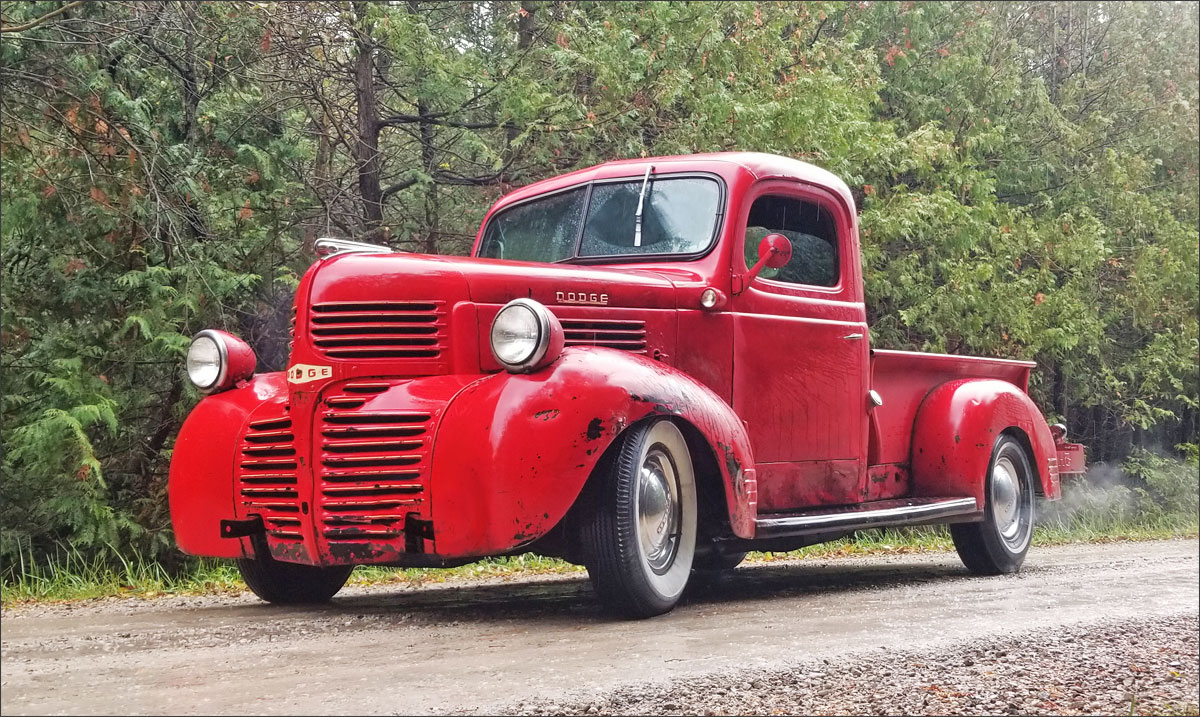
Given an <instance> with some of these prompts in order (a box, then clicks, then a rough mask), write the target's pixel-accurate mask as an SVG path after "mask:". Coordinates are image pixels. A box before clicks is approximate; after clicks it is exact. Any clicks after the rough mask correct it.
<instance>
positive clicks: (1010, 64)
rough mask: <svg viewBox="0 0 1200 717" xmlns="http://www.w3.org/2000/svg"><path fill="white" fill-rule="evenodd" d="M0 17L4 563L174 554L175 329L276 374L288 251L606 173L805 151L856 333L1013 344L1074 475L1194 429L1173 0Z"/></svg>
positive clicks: (293, 276) (1186, 198)
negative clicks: (207, 338) (855, 264)
mask: <svg viewBox="0 0 1200 717" xmlns="http://www.w3.org/2000/svg"><path fill="white" fill-rule="evenodd" d="M64 8H65V9H64ZM58 10H61V12H57V13H55V11H58ZM0 12H2V22H0V25H2V30H3V32H2V33H0V92H2V100H0V110H2V113H3V116H2V122H0V183H2V185H3V199H2V204H0V210H2V218H0V239H2V250H0V259H2V262H3V290H2V292H0V308H2V310H3V317H2V323H0V348H2V350H3V374H2V378H0V381H2V383H0V388H2V390H3V398H2V401H0V413H2V419H3V426H2V433H3V457H2V461H3V462H2V467H0V469H2V471H3V480H2V482H0V492H2V495H0V499H2V501H0V522H2V527H3V532H2V535H0V555H2V556H3V557H4V559H5V561H6V562H8V564H9V565H11V564H12V558H13V556H16V555H27V554H28V555H35V556H36V555H42V554H46V553H48V552H49V551H52V550H54V549H55V546H56V545H58V544H70V545H71V546H72V549H73V550H80V551H85V552H94V551H102V550H104V549H105V546H109V545H111V546H117V548H118V549H127V548H128V549H137V550H138V551H141V554H143V555H148V556H151V557H154V558H157V559H159V560H162V561H164V562H165V563H166V564H168V566H169V565H170V564H171V563H172V562H174V561H176V560H178V555H177V553H175V552H174V549H173V548H172V543H171V539H170V533H169V521H168V517H167V515H166V501H165V487H166V470H167V465H168V461H169V457H170V451H171V445H172V440H173V438H174V435H175V434H176V433H177V431H178V428H179V425H180V422H181V420H182V418H183V417H184V416H185V415H186V413H187V411H188V409H189V408H190V406H192V405H193V404H194V403H195V401H196V400H197V399H198V395H197V394H196V392H195V391H194V390H193V389H192V388H191V386H190V384H189V383H188V382H187V381H186V380H185V378H184V376H183V374H182V372H181V359H182V357H183V353H184V351H185V350H186V346H187V343H188V339H189V337H190V336H191V335H192V334H193V333H195V332H196V331H198V330H199V329H201V328H206V327H216V328H223V329H226V330H229V331H232V332H234V333H237V334H239V335H241V336H243V337H245V338H246V339H247V340H248V341H250V343H251V344H252V345H253V346H254V347H255V349H256V351H257V352H258V354H259V357H260V362H261V365H260V368H261V369H263V370H267V369H278V368H280V367H281V366H282V365H283V364H284V362H285V361H286V354H287V340H288V339H287V320H288V310H289V304H290V301H291V294H292V291H293V289H294V288H295V286H296V282H297V277H298V276H299V274H300V273H301V272H302V271H303V270H304V269H305V267H306V266H307V265H308V263H309V262H310V261H311V260H312V258H313V257H312V254H311V251H310V250H311V246H312V242H313V241H314V239H315V238H316V237H319V236H324V235H338V236H345V237H349V238H355V239H364V240H369V241H377V242H384V243H388V244H391V245H392V246H394V247H396V248H401V249H408V250H419V251H427V252H438V253H463V252H465V251H466V250H467V249H468V248H469V246H470V242H471V239H472V238H473V236H474V233H475V230H476V228H477V226H478V223H479V220H480V219H481V218H482V215H483V213H484V212H485V211H486V209H487V208H488V206H489V205H490V204H491V202H492V201H494V200H495V199H496V198H497V197H499V196H500V195H501V194H503V193H504V192H506V191H508V190H510V189H512V188H514V187H516V186H519V185H522V184H525V183H528V182H530V181H534V180H537V179H541V178H544V177H546V176H550V175H553V174H557V173H560V172H562V171H566V170H570V169H574V168H578V167H582V166H587V165H589V164H593V163H596V162H600V161H604V160H607V159H613V158H619V157H631V156H648V155H660V154H672V153H690V152H702V151H713V150H725V149H744V150H759V151H766V152H775V153H779V154H784V155H789V156H793V157H797V158H800V159H804V160H807V161H810V162H813V163H815V164H818V165H820V166H823V167H825V168H827V169H829V170H831V171H833V172H835V173H837V174H839V175H840V176H842V177H843V178H844V179H845V180H846V181H847V183H849V184H850V185H851V186H852V187H853V188H854V189H855V191H856V193H857V196H858V198H859V203H860V208H861V211H862V216H861V220H862V236H863V245H864V263H865V269H866V276H867V294H868V301H869V311H870V317H871V320H872V322H873V323H872V339H873V341H874V342H875V343H876V344H877V345H881V346H885V347H891V348H906V349H918V350H929V351H945V352H951V353H977V354H983V355H996V356H1004V357H1014V358H1016V357H1020V358H1029V359H1034V360H1037V361H1038V362H1039V364H1040V367H1041V370H1039V371H1038V372H1036V374H1035V375H1036V377H1037V378H1036V379H1035V384H1034V386H1033V391H1034V394H1035V397H1036V398H1037V400H1038V402H1039V404H1040V405H1042V406H1043V407H1044V408H1045V410H1046V411H1047V413H1048V414H1049V416H1050V417H1051V418H1052V419H1054V420H1060V419H1061V420H1065V422H1066V423H1067V424H1068V426H1069V427H1070V429H1071V434H1072V435H1073V436H1074V437H1075V438H1077V439H1079V440H1083V441H1084V442H1086V443H1088V444H1089V450H1090V458H1091V459H1092V460H1098V459H1107V460H1113V461H1116V460H1119V459H1122V458H1123V457H1125V456H1126V455H1128V454H1129V453H1130V452H1131V450H1132V449H1133V447H1134V446H1162V447H1166V448H1168V449H1169V448H1170V447H1172V446H1175V445H1176V444H1194V443H1197V425H1196V412H1197V408H1198V407H1197V395H1198V389H1200V387H1198V384H1200V378H1198V363H1200V355H1198V354H1200V333H1198V329H1197V312H1198V302H1200V299H1198V292H1200V290H1198V287H1197V284H1198V281H1200V270H1198V255H1200V247H1198V243H1197V242H1198V229H1197V228H1198V226H1200V207H1198V195H1200V181H1198V176H1197V175H1198V169H1200V148H1198V145H1200V114H1198V111H1197V107H1198V106H1200V67H1198V59H1197V58H1198V55H1200V18H1198V7H1197V5H1196V4H1194V3H1173V2H1160V3H1136V2H1085V3H1073V2H1000V3H993V2H988V3H984V2H930V3H911V2H883V3H879V2H871V3H857V2H848V3H847V2H799V3H785V2H718V3H683V2H679V3H655V2H614V3H591V2H581V3H567V2H559V1H544V2H542V1H538V2H535V1H533V0H525V1H524V2H512V1H508V2H499V1H498V2H479V3H464V2H457V1H455V2H417V1H416V0H413V1H411V2H405V3H396V2H393V3H387V4H368V3H361V2H294V3H287V4H274V3H248V2H212V3H190V2H177V1H172V2H162V3H159V2H122V3H117V2H92V3H82V4H75V3H72V4H70V7H66V6H64V5H63V4H62V3H57V2H44V1H42V2H6V3H4V5H3V8H2V9H0ZM1134 455H1135V458H1136V457H1137V456H1144V455H1145V454H1143V453H1135V454H1134ZM1139 460H1143V463H1144V462H1145V460H1144V459H1139Z"/></svg>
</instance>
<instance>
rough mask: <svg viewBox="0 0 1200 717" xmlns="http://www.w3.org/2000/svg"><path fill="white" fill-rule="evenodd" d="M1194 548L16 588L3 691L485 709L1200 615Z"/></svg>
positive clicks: (58, 703) (290, 709)
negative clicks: (650, 582) (111, 591)
mask: <svg viewBox="0 0 1200 717" xmlns="http://www.w3.org/2000/svg"><path fill="white" fill-rule="evenodd" d="M1198 566H1200V560H1198V556H1197V543H1196V541H1194V540H1192V541H1188V540H1183V541H1162V542H1144V543H1118V544H1108V545H1078V546H1063V547H1057V548H1034V550H1033V551H1032V552H1031V553H1030V556H1029V558H1028V559H1027V561H1026V563H1025V568H1024V570H1023V571H1022V572H1021V573H1020V574H1019V575H1016V576H1002V577H984V578H980V577H973V576H969V575H968V574H967V573H966V571H965V570H964V569H963V568H962V566H961V564H960V563H959V561H958V558H957V556H956V555H954V554H953V553H944V554H943V553H938V554H926V555H901V556H890V557H883V558H848V559H836V560H805V561H800V562H787V563H771V564H767V565H751V566H744V567H742V568H739V569H738V570H736V571H735V572H733V573H732V574H730V575H728V576H725V577H723V578H721V579H720V580H718V581H716V582H714V583H712V584H710V585H703V586H697V587H696V588H695V589H692V590H691V591H690V594H689V595H688V596H687V598H686V600H685V602H684V603H683V604H682V605H681V606H680V607H679V608H677V609H676V610H675V611H674V612H673V613H671V614H669V615H666V616H663V617H659V618H654V619H651V620H647V621H638V622H626V621H621V620H616V619H613V618H610V617H608V616H606V615H605V614H604V613H602V612H601V611H600V608H599V605H598V603H597V602H596V600H595V598H594V597H593V596H592V593H591V591H590V588H589V587H588V585H587V582H586V580H583V579H579V578H565V579H559V578H555V579H549V580H547V579H534V580H523V581H507V582H486V583H468V584H462V583H460V584H458V585H446V586H436V587H424V588H420V589H415V590H414V589H410V588H405V587H402V586H396V585H387V586H376V587H371V588H358V589H348V590H347V591H345V592H344V593H343V594H342V595H340V596H339V597H337V598H335V599H334V601H333V602H332V603H330V604H329V605H327V606H322V607H318V608H276V607H271V606H267V605H264V604H261V603H258V602H256V601H255V600H254V599H253V598H251V597H248V596H240V597H200V598H165V599H159V600H139V601H130V600H124V601H109V602H105V603H101V604H98V605H77V606H74V607H52V608H37V607H35V608H30V609H24V608H18V609H16V610H8V611H5V613H4V615H3V618H2V620H0V627H2V638H0V656H2V663H3V677H2V682H0V687H2V688H3V689H2V690H0V711H3V713H4V714H6V715H7V714H32V713H36V714H73V713H101V714H129V713H143V714H144V713H167V714H188V713H264V714H296V713H345V714H352V713H354V714H361V713H382V714H393V713H399V714H413V713H446V712H476V711H478V712H482V713H488V712H491V711H494V710H496V709H502V708H503V706H504V705H508V704H512V703H514V702H519V701H528V700H537V699H557V698H561V697H563V696H564V695H571V696H574V697H579V698H582V699H587V698H588V697H589V696H597V695H603V694H605V693H607V692H610V691H611V690H613V689H615V688H617V687H621V686H626V685H633V684H646V683H655V682H661V683H665V682H669V681H671V680H673V679H677V678H682V677H695V676H699V675H704V674H708V673H712V672H718V671H722V670H728V669H730V668H749V669H752V670H753V669H762V670H764V671H771V670H775V669H780V668H783V667H786V666H788V665H791V664H794V663H796V662H797V661H800V660H806V659H811V658H822V657H830V658H833V657H844V656H846V655H848V654H853V653H855V652H856V651H863V650H874V649H876V648H885V649H913V648H928V647H936V646H939V645H945V646H947V647H951V646H962V645H963V644H969V643H970V642H971V641H972V640H975V639H977V638H986V637H995V636H1005V635H1010V634H1014V633H1018V632H1027V631H1030V630H1037V629H1043V628H1054V627H1060V626H1071V625H1079V624H1086V623H1088V622H1099V621H1109V622H1111V621H1112V620H1121V619H1133V618H1146V617H1153V616H1178V615H1196V614H1197V611H1198V610H1200V608H1198V604H1200V569H1198ZM875 654H876V655H877V654H878V653H875Z"/></svg>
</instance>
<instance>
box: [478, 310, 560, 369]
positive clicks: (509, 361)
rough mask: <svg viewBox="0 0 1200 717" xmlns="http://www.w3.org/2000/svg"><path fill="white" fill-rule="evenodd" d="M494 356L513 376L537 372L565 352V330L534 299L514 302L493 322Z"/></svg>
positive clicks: (501, 311)
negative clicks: (563, 334) (526, 372)
mask: <svg viewBox="0 0 1200 717" xmlns="http://www.w3.org/2000/svg"><path fill="white" fill-rule="evenodd" d="M491 338H492V355H493V356H495V357H496V360H497V361H499V362H500V364H501V365H502V366H504V368H506V369H508V370H509V371H513V372H517V373H520V372H525V371H533V370H535V369H537V368H540V367H542V366H544V365H545V364H546V363H548V362H549V361H552V360H554V359H555V358H557V357H558V353H559V352H560V351H562V327H561V326H560V325H559V323H558V319H556V318H554V314H552V313H550V310H549V309H547V308H546V307H545V306H542V305H541V304H539V303H538V302H536V301H534V300H532V299H513V300H512V301H510V302H508V303H507V304H505V305H504V308H502V309H500V313H498V314H496V318H495V319H494V320H493V321H492V334H491Z"/></svg>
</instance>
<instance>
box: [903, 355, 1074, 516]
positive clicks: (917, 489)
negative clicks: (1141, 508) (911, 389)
mask: <svg viewBox="0 0 1200 717" xmlns="http://www.w3.org/2000/svg"><path fill="white" fill-rule="evenodd" d="M1005 433H1008V434H1010V435H1012V436H1014V438H1016V440H1017V441H1018V442H1020V443H1021V444H1022V447H1023V448H1024V449H1025V450H1026V452H1027V455H1028V456H1029V460H1030V465H1031V466H1032V467H1033V470H1034V474H1035V480H1034V484H1035V490H1036V492H1037V493H1039V494H1040V495H1045V496H1047V497H1049V498H1052V499H1054V498H1058V497H1059V494H1060V489H1059V479H1058V471H1057V466H1056V464H1055V460H1056V454H1055V449H1054V439H1053V437H1052V436H1051V434H1050V428H1049V426H1047V425H1046V420H1045V418H1044V417H1043V416H1042V414H1041V411H1039V410H1038V408H1037V406H1036V405H1034V403H1033V401H1032V399H1030V398H1029V396H1028V395H1026V394H1025V392H1024V391H1022V390H1021V389H1019V388H1018V387H1016V386H1014V385H1013V384H1011V383H1008V382H1006V381H1001V380H996V379H969V378H968V379H956V380H952V381H947V382H945V383H943V384H941V385H939V386H937V387H935V388H934V389H933V390H932V391H930V392H929V394H928V395H927V396H926V397H925V399H924V400H923V401H922V403H921V406H920V408H918V410H917V417H916V422H915V424H914V426H913V436H912V449H911V459H912V479H913V495H914V496H923V497H925V496H928V497H932V496H973V497H974V498H975V500H976V504H977V506H978V508H979V510H983V499H984V495H983V479H984V476H985V475H986V472H987V466H988V464H989V463H990V461H991V456H992V450H993V448H994V445H995V442H996V439H997V438H999V437H1000V435H1002V434H1005Z"/></svg>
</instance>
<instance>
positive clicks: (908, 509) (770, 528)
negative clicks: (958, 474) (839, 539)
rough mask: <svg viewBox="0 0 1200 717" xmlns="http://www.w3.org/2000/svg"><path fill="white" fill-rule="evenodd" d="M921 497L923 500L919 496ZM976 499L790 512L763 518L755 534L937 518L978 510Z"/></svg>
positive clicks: (801, 532)
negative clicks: (838, 511) (777, 516)
mask: <svg viewBox="0 0 1200 717" xmlns="http://www.w3.org/2000/svg"><path fill="white" fill-rule="evenodd" d="M915 500H919V499H915ZM977 512H978V511H977V510H976V507H975V499H974V498H951V499H948V500H938V501H936V502H930V503H918V504H916V505H902V506H896V507H891V508H880V509H877V510H858V511H855V510H849V511H845V512H840V513H820V514H816V515H790V516H782V517H779V518H762V519H760V520H756V521H755V522H754V526H755V530H754V537H756V538H775V537H782V536H789V535H804V534H805V533H820V532H824V531H829V530H837V529H854V530H857V529H860V528H878V527H884V526H889V525H905V524H907V523H918V522H922V521H927V520H933V519H936V518H948V517H950V516H955V515H966V514H970V513H977Z"/></svg>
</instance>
